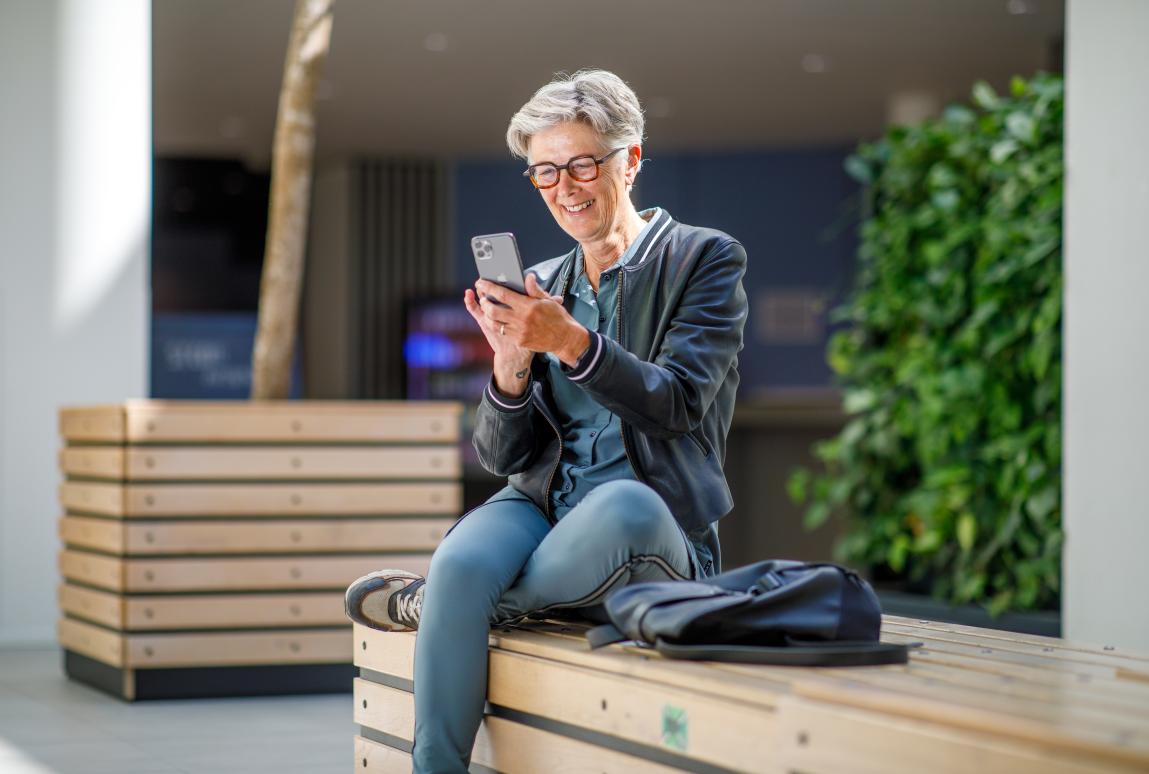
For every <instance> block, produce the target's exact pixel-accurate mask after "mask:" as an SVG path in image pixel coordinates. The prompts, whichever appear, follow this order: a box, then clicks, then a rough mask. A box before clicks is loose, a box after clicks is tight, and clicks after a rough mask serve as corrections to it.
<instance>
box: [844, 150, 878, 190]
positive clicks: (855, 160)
mask: <svg viewBox="0 0 1149 774" xmlns="http://www.w3.org/2000/svg"><path fill="white" fill-rule="evenodd" d="M843 166H844V167H845V169H846V174H848V175H849V176H850V177H852V178H854V179H855V180H857V181H858V182H859V183H861V184H862V185H869V184H870V183H872V182H874V171H873V169H872V168H871V167H870V164H869V163H868V162H867V161H866V160H865V159H864V158H862V157H861V156H859V155H858V154H856V153H855V154H851V155H850V156H847V157H846V161H845V162H844V163H843Z"/></svg>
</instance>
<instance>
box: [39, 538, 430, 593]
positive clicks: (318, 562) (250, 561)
mask: <svg viewBox="0 0 1149 774" xmlns="http://www.w3.org/2000/svg"><path fill="white" fill-rule="evenodd" d="M430 563H431V557H430V555H428V554H368V555H363V556H318V557H313V556H300V557H277V558H262V557H261V558H252V557H242V558H240V557H235V558H231V557H228V558H218V559H175V558H172V559H168V558H163V559H122V558H118V557H106V556H101V555H97V554H90V553H88V552H86V551H79V550H73V549H65V550H64V551H62V552H61V554H60V571H61V574H62V575H63V576H64V577H65V578H67V579H69V580H74V581H77V582H80V583H85V584H88V585H92V586H96V587H98V588H103V589H110V590H112V591H125V592H128V593H158V592H183V591H270V590H277V591H278V590H283V591H286V590H298V591H301V590H305V589H310V590H321V589H330V590H337V589H346V588H347V586H348V585H349V584H350V583H351V582H352V581H353V580H355V579H356V578H358V577H360V576H362V575H366V574H367V573H369V572H374V571H375V570H378V569H380V568H384V567H386V568H394V569H397V570H407V571H408V572H415V573H420V574H424V573H426V571H427V567H428V566H429V565H430Z"/></svg>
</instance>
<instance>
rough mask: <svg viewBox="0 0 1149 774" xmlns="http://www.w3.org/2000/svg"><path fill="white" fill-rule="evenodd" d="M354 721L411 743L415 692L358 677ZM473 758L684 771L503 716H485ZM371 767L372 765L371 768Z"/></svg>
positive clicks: (520, 773)
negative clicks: (516, 721) (411, 692)
mask: <svg viewBox="0 0 1149 774" xmlns="http://www.w3.org/2000/svg"><path fill="white" fill-rule="evenodd" d="M354 701H355V722H356V723H358V724H359V725H361V726H365V727H366V728H370V729H374V730H376V731H381V732H383V733H385V734H388V735H390V736H392V737H395V738H397V739H399V740H402V741H403V742H406V743H407V744H411V743H412V739H413V736H414V734H413V729H414V726H415V697H414V695H412V694H410V693H408V692H406V691H401V690H398V689H395V688H391V687H389V686H386V685H381V684H378V683H373V682H370V681H367V680H363V679H357V680H356V681H355V686H354ZM471 761H472V762H473V763H477V764H479V765H480V766H486V767H487V768H489V769H494V770H495V771H499V772H504V774H535V773H536V772H540V771H546V772H554V774H581V773H582V772H586V771H595V772H602V774H631V773H632V772H633V774H668V773H669V772H671V771H680V769H674V768H671V767H669V766H664V765H662V764H659V763H655V762H653V761H649V760H645V759H643V758H639V757H637V756H635V755H629V754H627V753H624V752H619V751H617V750H612V749H609V748H606V747H599V746H596V745H593V744H590V743H588V742H584V741H581V740H578V739H573V738H571V737H568V736H563V735H561V734H558V733H555V732H553V731H547V730H545V729H540V728H533V727H531V726H527V725H523V724H521V723H515V722H512V721H510V720H507V719H504V718H498V717H492V716H487V717H486V718H484V719H483V722H482V725H481V726H480V727H479V732H478V734H477V736H476V737H475V746H474V749H473V752H472V756H471ZM368 770H370V769H368Z"/></svg>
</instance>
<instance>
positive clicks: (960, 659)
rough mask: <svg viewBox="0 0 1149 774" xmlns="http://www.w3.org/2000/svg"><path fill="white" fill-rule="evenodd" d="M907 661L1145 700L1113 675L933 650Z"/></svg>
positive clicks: (1140, 688)
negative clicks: (1058, 669)
mask: <svg viewBox="0 0 1149 774" xmlns="http://www.w3.org/2000/svg"><path fill="white" fill-rule="evenodd" d="M943 647H944V644H943ZM911 660H912V662H913V663H914V664H932V665H935V666H938V667H944V668H947V669H952V670H955V671H958V672H966V673H970V674H978V675H992V676H994V677H997V678H1001V679H1008V680H1017V681H1023V682H1028V683H1032V684H1036V685H1042V686H1046V687H1049V688H1052V689H1055V690H1062V691H1072V692H1073V693H1074V694H1077V693H1082V694H1087V695H1090V696H1094V697H1096V698H1097V699H1098V700H1105V699H1106V698H1108V697H1113V698H1117V699H1120V700H1122V701H1130V702H1134V703H1137V704H1141V705H1144V704H1145V701H1146V690H1145V686H1142V685H1138V684H1136V683H1135V682H1133V681H1130V680H1120V679H1117V678H1116V676H1114V677H1113V678H1104V677H1096V676H1093V675H1087V674H1084V675H1083V674H1076V673H1072V672H1068V673H1067V672H1055V671H1050V670H1046V669H1043V668H1041V667H1040V666H1030V665H1026V664H1018V663H1012V662H1009V661H1000V660H991V659H989V658H986V657H984V656H979V655H973V654H969V653H961V652H947V651H945V650H939V649H935V648H933V647H929V648H921V649H916V650H914V651H913V654H912V655H911Z"/></svg>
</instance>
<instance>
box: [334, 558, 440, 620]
mask: <svg viewBox="0 0 1149 774" xmlns="http://www.w3.org/2000/svg"><path fill="white" fill-rule="evenodd" d="M425 583H426V579H424V578H423V576H421V575H415V574H414V573H410V572H404V571H403V570H380V571H379V572H373V573H371V574H370V575H364V576H363V577H362V578H360V579H359V580H357V581H355V582H354V583H352V584H351V585H350V586H349V587H348V588H347V595H346V596H345V597H344V604H345V608H346V610H347V617H348V618H350V619H351V620H352V621H354V622H355V623H360V624H363V625H364V626H370V627H371V628H372V629H378V630H379V631H383V632H411V631H415V630H416V629H418V628H419V614H420V613H422V612H423V586H424V584H425Z"/></svg>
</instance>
